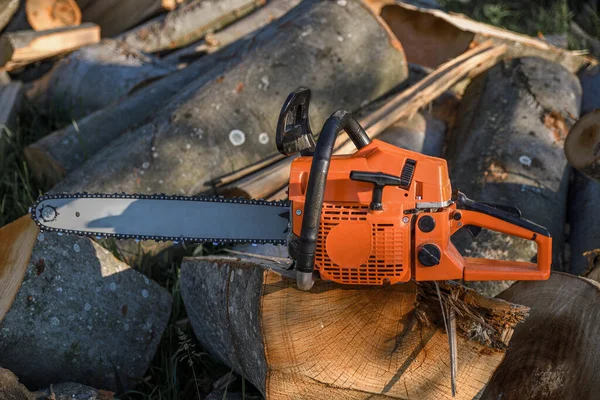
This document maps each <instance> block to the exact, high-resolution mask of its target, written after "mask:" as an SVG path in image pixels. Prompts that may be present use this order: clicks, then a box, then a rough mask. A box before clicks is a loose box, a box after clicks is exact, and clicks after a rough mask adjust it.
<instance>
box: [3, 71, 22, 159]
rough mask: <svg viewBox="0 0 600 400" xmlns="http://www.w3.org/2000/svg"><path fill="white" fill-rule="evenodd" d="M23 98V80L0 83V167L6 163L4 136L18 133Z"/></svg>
mask: <svg viewBox="0 0 600 400" xmlns="http://www.w3.org/2000/svg"><path fill="white" fill-rule="evenodd" d="M22 99H23V84H22V83H21V82H10V83H8V84H2V83H0V168H2V167H3V166H4V165H5V164H6V161H5V158H4V157H5V149H4V146H5V144H6V141H5V140H2V139H1V138H2V136H4V135H8V134H13V133H16V131H17V116H18V114H19V109H20V107H21V100H22Z"/></svg>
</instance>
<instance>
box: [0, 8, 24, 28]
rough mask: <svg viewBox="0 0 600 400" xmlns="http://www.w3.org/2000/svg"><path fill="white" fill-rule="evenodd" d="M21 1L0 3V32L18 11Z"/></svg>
mask: <svg viewBox="0 0 600 400" xmlns="http://www.w3.org/2000/svg"><path fill="white" fill-rule="evenodd" d="M20 1H21V0H1V1H0V31H2V29H4V27H5V26H6V25H8V23H9V22H10V20H11V19H12V17H13V16H14V15H15V13H16V12H17V10H18V9H19V3H20Z"/></svg>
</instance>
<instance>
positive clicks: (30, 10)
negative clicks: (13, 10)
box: [25, 0, 81, 31]
mask: <svg viewBox="0 0 600 400" xmlns="http://www.w3.org/2000/svg"><path fill="white" fill-rule="evenodd" d="M25 14H26V15H27V21H28V22H29V25H31V27H32V28H33V29H34V30H36V31H47V30H50V29H56V28H61V27H65V26H77V25H79V24H81V10H80V9H79V6H78V5H77V3H76V2H75V0H25Z"/></svg>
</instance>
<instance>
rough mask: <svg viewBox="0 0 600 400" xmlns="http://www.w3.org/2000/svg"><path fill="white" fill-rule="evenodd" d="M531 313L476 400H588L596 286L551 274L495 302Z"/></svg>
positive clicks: (595, 379) (598, 347)
mask: <svg viewBox="0 0 600 400" xmlns="http://www.w3.org/2000/svg"><path fill="white" fill-rule="evenodd" d="M498 297H499V298H501V299H504V300H506V301H509V302H516V303H518V304H523V305H526V306H528V307H530V308H531V311H530V315H529V317H528V318H527V320H526V321H525V322H524V323H523V324H520V325H518V326H517V327H516V329H515V332H514V334H513V338H512V340H511V342H510V346H509V348H508V350H507V352H506V357H505V358H504V361H502V363H501V364H500V366H498V368H497V369H496V371H495V372H494V374H493V376H492V378H491V380H490V382H489V383H488V385H487V387H486V388H485V391H484V392H483V395H482V396H481V398H482V399H486V400H487V399H499V398H502V399H503V400H504V399H509V400H512V399H542V398H543V399H593V398H595V397H596V396H597V393H598V391H599V390H600V368H599V367H600V337H599V336H598V334H597V332H598V325H599V324H600V319H599V317H600V314H599V313H598V307H599V306H600V285H599V284H598V283H596V282H593V281H591V280H588V279H585V278H579V277H575V276H572V275H568V274H563V273H557V272H553V273H552V275H551V276H550V279H549V280H548V281H538V282H525V281H522V282H518V283H516V284H515V285H514V286H512V287H511V288H509V289H508V290H507V291H505V292H504V293H502V294H501V295H500V296H498Z"/></svg>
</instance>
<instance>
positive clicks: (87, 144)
mask: <svg viewBox="0 0 600 400" xmlns="http://www.w3.org/2000/svg"><path fill="white" fill-rule="evenodd" d="M299 1H300V0H282V1H275V2H269V3H268V4H267V5H266V6H265V7H262V8H260V9H258V10H257V11H256V12H254V13H252V14H251V15H250V16H248V17H247V18H244V19H243V20H240V21H238V22H236V23H235V24H233V25H230V26H228V27H227V28H225V29H223V30H222V31H219V32H217V33H216V34H215V35H214V38H215V40H217V42H218V43H219V45H218V46H215V47H219V46H223V47H224V48H223V49H222V50H220V51H219V52H217V53H215V54H211V55H210V56H206V57H204V58H202V59H201V60H198V61H196V62H194V63H191V64H190V65H189V66H188V67H187V68H185V69H184V70H182V71H180V72H177V73H173V74H171V75H169V76H167V77H165V78H163V79H161V80H159V81H158V82H153V83H150V84H148V85H147V86H145V87H143V88H140V89H139V90H137V91H136V92H135V93H132V94H131V95H130V96H128V97H127V98H125V99H123V100H122V101H120V102H118V103H113V104H111V105H109V106H107V107H106V108H104V109H102V110H98V111H96V112H94V113H92V114H90V115H88V116H87V117H85V118H83V119H80V120H78V121H77V124H76V125H74V124H70V125H68V126H66V127H64V128H63V129H60V130H58V131H55V132H54V133H52V134H50V135H48V136H45V137H43V138H42V139H40V140H38V141H37V142H35V143H33V144H32V145H30V146H28V147H27V148H26V149H25V156H26V158H27V162H28V164H29V168H30V169H31V170H32V172H33V175H34V177H35V178H36V179H37V180H38V181H39V182H40V184H42V185H43V186H44V187H52V186H54V185H56V184H57V183H58V182H59V181H60V180H61V179H62V178H64V176H65V175H66V174H67V173H68V172H70V171H72V170H74V169H76V168H77V167H78V166H80V165H81V164H82V163H83V162H84V161H85V160H86V159H87V158H89V157H90V156H91V155H93V154H95V153H96V152H98V151H99V150H100V149H102V147H104V146H106V145H108V144H109V143H110V142H111V141H112V140H113V139H115V138H116V137H118V136H119V135H121V134H122V133H123V132H124V131H126V130H128V129H130V128H133V127H135V126H137V125H139V124H141V123H142V122H143V121H144V120H145V119H146V118H148V117H152V116H154V114H155V113H157V112H158V110H159V109H160V107H161V106H163V105H165V104H167V103H168V100H169V99H170V98H171V97H172V96H174V95H176V94H179V93H180V92H181V91H182V89H183V88H184V87H185V86H186V85H188V84H189V83H190V82H195V83H196V84H199V83H200V80H201V79H204V80H205V82H206V81H209V80H211V79H216V78H217V77H218V75H217V74H218V71H220V69H222V68H225V66H226V65H227V63H228V62H230V61H231V60H232V59H236V58H238V57H241V55H242V54H244V53H245V52H246V50H244V49H247V48H248V47H249V46H250V44H251V43H252V40H253V38H254V35H255V32H254V30H258V29H259V28H260V27H264V26H265V25H267V24H268V23H269V22H273V21H274V20H276V19H278V18H279V17H281V16H282V15H284V14H285V13H286V12H287V11H289V10H290V9H292V8H293V7H294V6H296V5H297V4H298V2H299ZM246 35H248V36H246ZM242 37H244V38H243V39H242ZM238 39H239V40H238ZM234 42H235V43H234ZM211 70H213V72H212V73H209V72H210V71H211Z"/></svg>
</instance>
